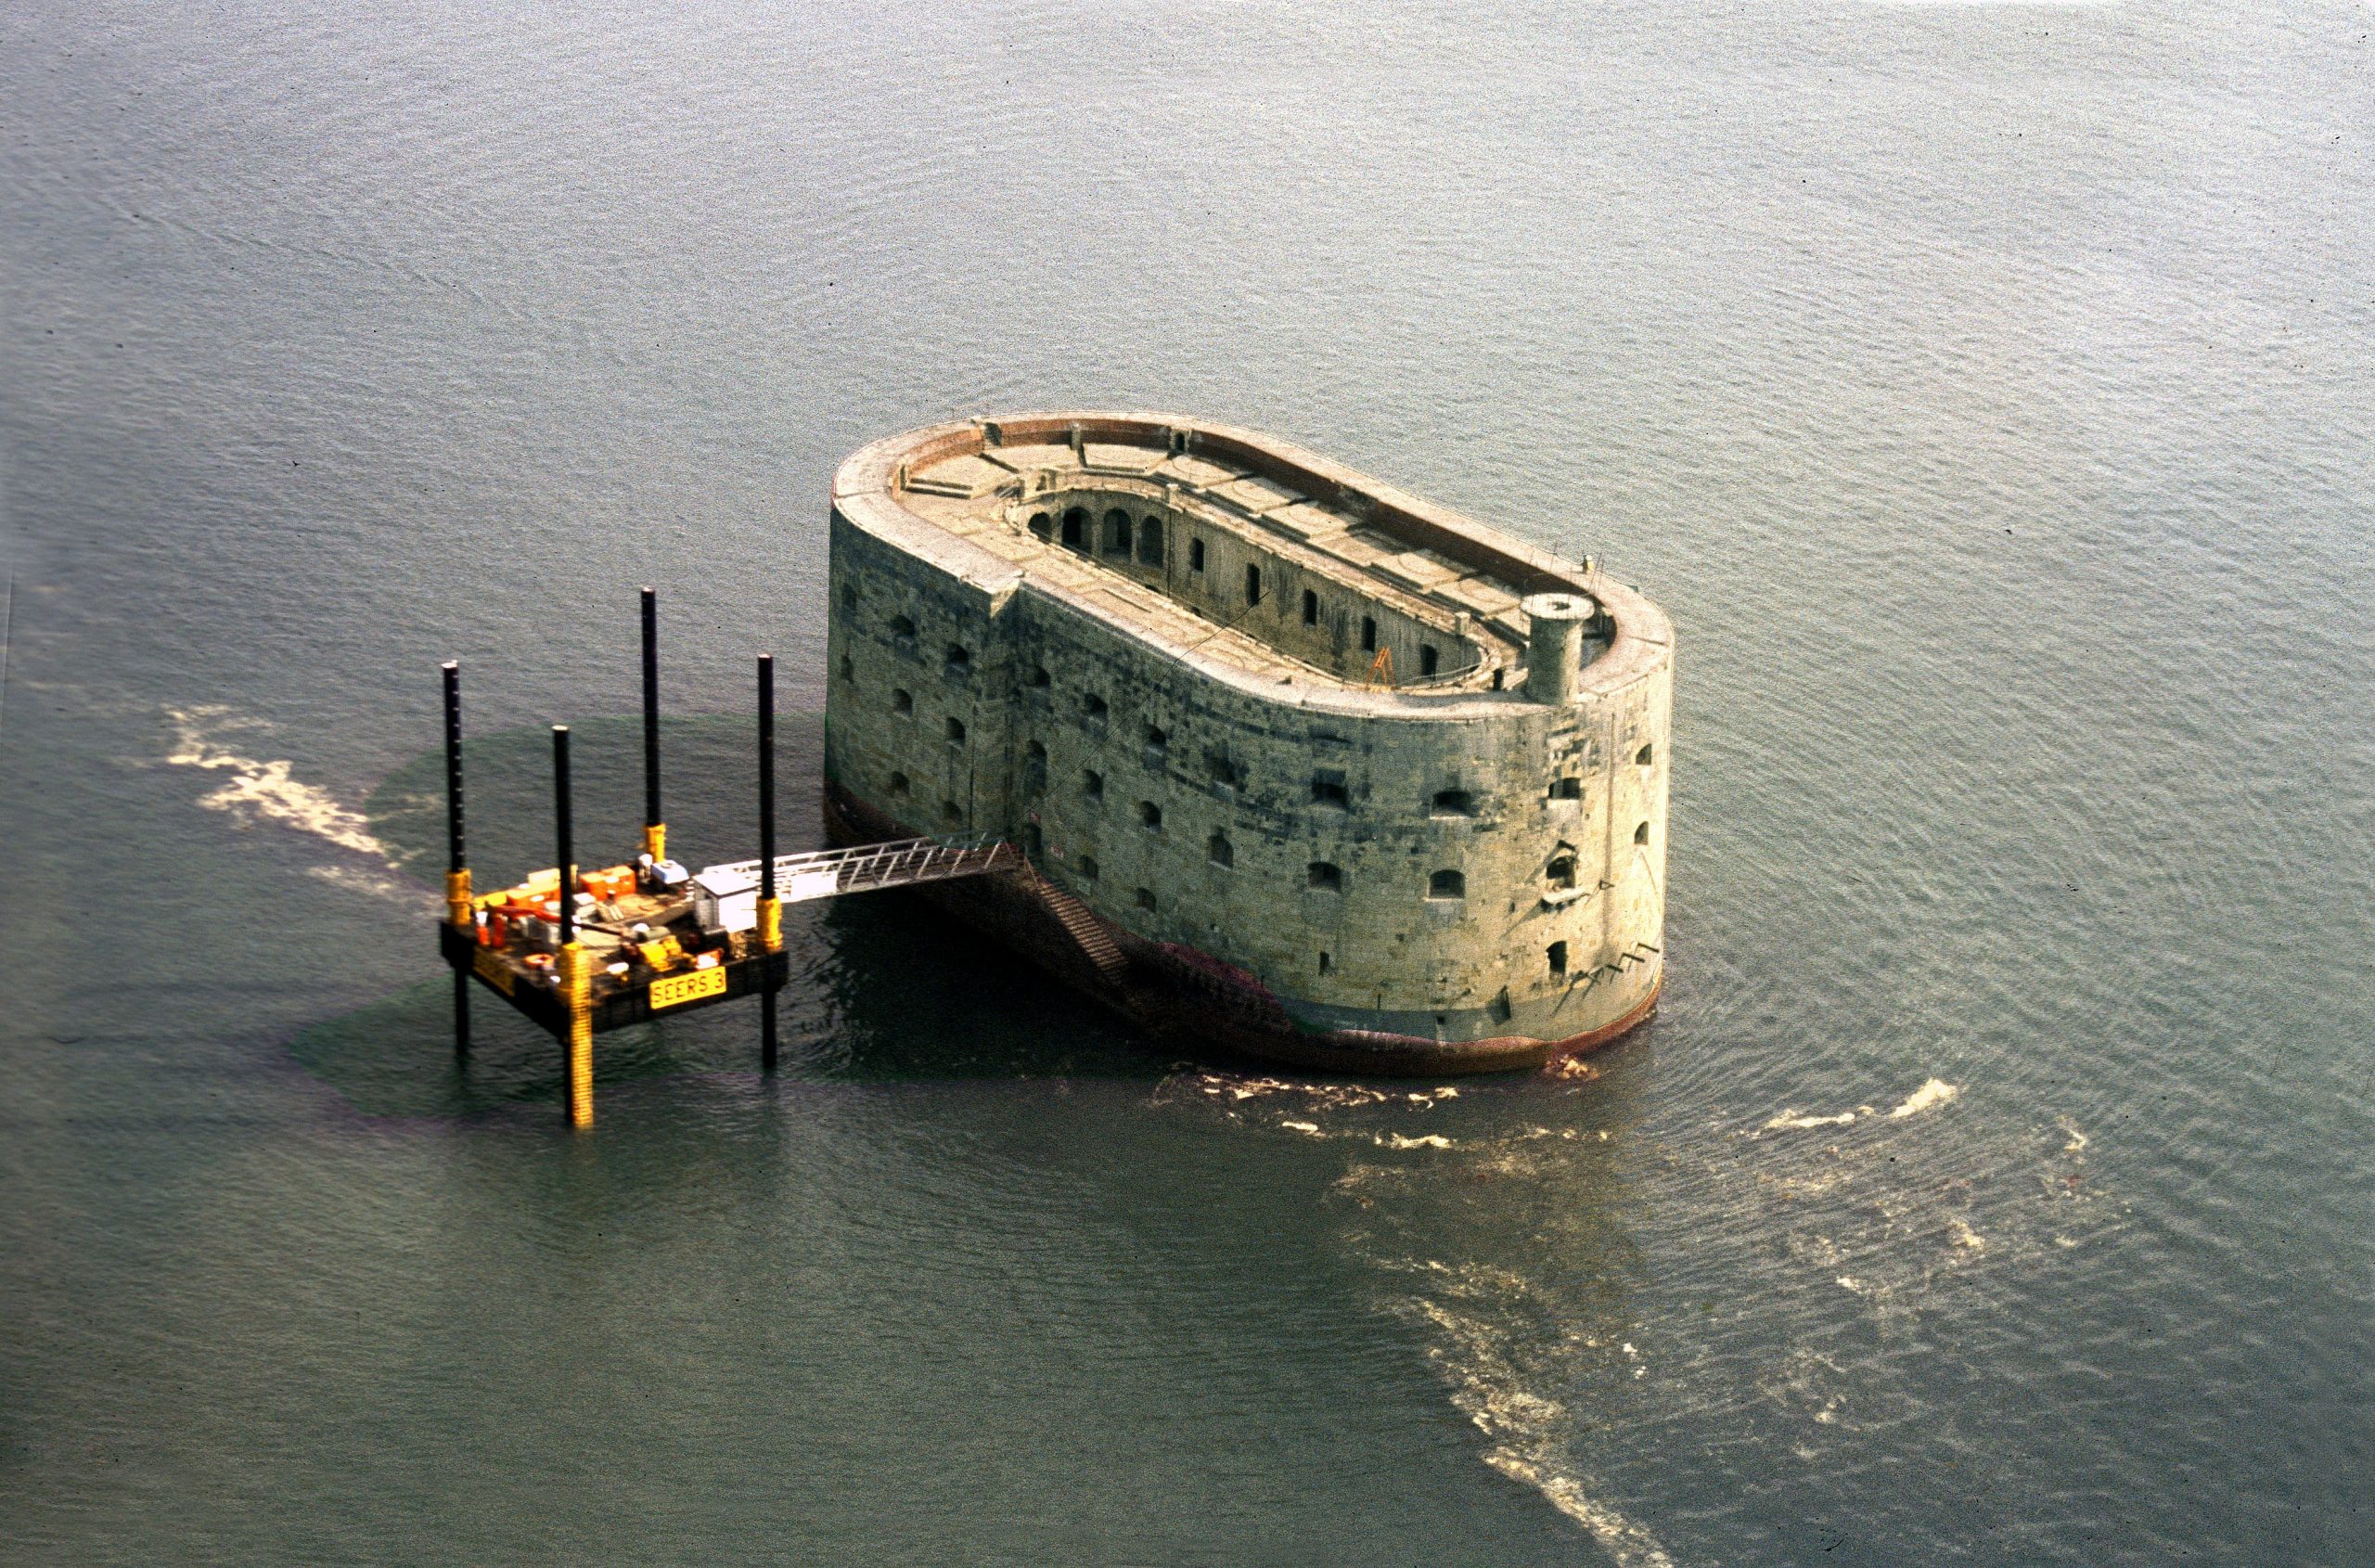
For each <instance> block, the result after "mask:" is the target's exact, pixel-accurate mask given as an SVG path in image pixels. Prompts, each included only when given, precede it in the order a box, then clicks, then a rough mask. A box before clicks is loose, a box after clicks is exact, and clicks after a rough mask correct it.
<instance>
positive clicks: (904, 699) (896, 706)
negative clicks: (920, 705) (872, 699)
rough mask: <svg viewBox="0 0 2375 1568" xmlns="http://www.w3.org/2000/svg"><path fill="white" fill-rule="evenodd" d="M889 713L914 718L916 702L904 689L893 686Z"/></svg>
mask: <svg viewBox="0 0 2375 1568" xmlns="http://www.w3.org/2000/svg"><path fill="white" fill-rule="evenodd" d="M891 711H892V713H900V714H904V715H905V716H906V717H909V718H912V717H914V716H915V712H916V700H915V698H914V697H913V696H912V695H910V694H909V692H908V690H907V688H905V687H904V686H894V687H892V688H891Z"/></svg>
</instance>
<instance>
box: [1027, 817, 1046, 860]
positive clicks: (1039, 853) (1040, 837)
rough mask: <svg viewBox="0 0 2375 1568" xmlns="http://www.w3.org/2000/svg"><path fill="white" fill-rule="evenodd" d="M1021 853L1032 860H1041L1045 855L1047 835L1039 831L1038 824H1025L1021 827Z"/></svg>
mask: <svg viewBox="0 0 2375 1568" xmlns="http://www.w3.org/2000/svg"><path fill="white" fill-rule="evenodd" d="M1022 853H1023V854H1025V855H1029V856H1030V857H1031V858H1032V859H1033V860H1039V859H1042V858H1044V857H1045V856H1046V853H1047V835H1046V834H1045V833H1043V832H1041V831H1040V830H1039V824H1037V823H1036V822H1026V823H1024V824H1023V825H1022Z"/></svg>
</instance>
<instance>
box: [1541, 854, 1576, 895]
mask: <svg viewBox="0 0 2375 1568" xmlns="http://www.w3.org/2000/svg"><path fill="white" fill-rule="evenodd" d="M1542 876H1543V880H1545V881H1547V882H1548V883H1549V884H1550V885H1551V887H1553V888H1554V889H1560V890H1564V889H1567V888H1572V887H1573V886H1574V885H1575V857H1574V856H1573V855H1570V854H1568V853H1566V852H1565V851H1564V850H1561V851H1560V853H1559V854H1557V855H1552V856H1551V857H1550V864H1549V866H1547V868H1544V870H1543V873H1542Z"/></svg>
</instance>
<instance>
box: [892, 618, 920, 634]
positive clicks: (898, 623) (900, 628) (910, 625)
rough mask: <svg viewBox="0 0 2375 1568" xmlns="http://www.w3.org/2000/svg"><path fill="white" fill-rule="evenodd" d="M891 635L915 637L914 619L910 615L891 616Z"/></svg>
mask: <svg viewBox="0 0 2375 1568" xmlns="http://www.w3.org/2000/svg"><path fill="white" fill-rule="evenodd" d="M891 635H892V636H894V637H912V636H915V635H916V621H915V617H914V616H912V615H893V616H892V617H891Z"/></svg>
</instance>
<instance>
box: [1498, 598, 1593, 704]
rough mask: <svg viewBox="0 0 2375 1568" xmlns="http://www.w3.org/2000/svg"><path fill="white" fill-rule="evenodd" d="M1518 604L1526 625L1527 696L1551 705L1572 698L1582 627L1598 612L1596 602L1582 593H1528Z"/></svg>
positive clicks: (1581, 649)
mask: <svg viewBox="0 0 2375 1568" xmlns="http://www.w3.org/2000/svg"><path fill="white" fill-rule="evenodd" d="M1518 608H1520V609H1521V610H1524V611H1525V615H1526V621H1527V623H1528V625H1529V630H1528V633H1527V637H1526V653H1525V694H1526V696H1527V697H1528V698H1530V699H1531V700H1534V701H1536V702H1547V703H1550V704H1552V705H1553V706H1560V705H1563V704H1565V703H1569V702H1573V700H1575V687H1576V683H1577V681H1578V680H1579V678H1580V677H1581V675H1582V672H1583V652H1584V628H1585V626H1588V625H1589V624H1591V623H1592V620H1593V618H1594V617H1596V616H1597V615H1598V614H1599V606H1598V604H1597V603H1596V602H1594V601H1593V600H1592V599H1590V598H1586V597H1585V596H1584V595H1582V594H1531V595H1528V596H1527V597H1526V598H1525V599H1524V600H1523V601H1522V602H1521V604H1520V605H1519V607H1518Z"/></svg>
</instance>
